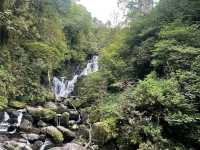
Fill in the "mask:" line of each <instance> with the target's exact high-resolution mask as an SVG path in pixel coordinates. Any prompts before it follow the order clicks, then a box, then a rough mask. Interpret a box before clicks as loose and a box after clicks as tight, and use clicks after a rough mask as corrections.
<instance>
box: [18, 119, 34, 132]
mask: <svg viewBox="0 0 200 150" xmlns="http://www.w3.org/2000/svg"><path fill="white" fill-rule="evenodd" d="M32 126H33V125H32V122H30V121H29V120H26V119H23V120H22V122H21V124H20V126H19V128H20V129H21V130H22V131H31V129H32Z"/></svg>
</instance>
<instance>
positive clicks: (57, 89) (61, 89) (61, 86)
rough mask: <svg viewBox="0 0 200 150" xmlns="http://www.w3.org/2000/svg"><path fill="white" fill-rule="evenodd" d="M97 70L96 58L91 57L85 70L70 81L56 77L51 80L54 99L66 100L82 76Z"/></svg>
mask: <svg viewBox="0 0 200 150" xmlns="http://www.w3.org/2000/svg"><path fill="white" fill-rule="evenodd" d="M98 70H99V66H98V56H93V57H92V59H91V60H89V61H88V63H87V66H86V68H84V69H83V71H82V72H81V73H80V74H75V75H74V77H73V78H72V80H70V81H67V80H66V81H65V80H64V77H62V78H61V80H59V79H58V78H57V77H54V78H53V92H54V94H55V97H56V99H57V100H58V99H60V98H66V97H68V96H70V94H71V93H72V92H73V91H74V88H75V84H76V83H77V81H78V79H79V78H80V77H82V76H87V75H88V74H90V73H93V72H96V71H98Z"/></svg>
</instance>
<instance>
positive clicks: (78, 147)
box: [49, 143, 86, 150]
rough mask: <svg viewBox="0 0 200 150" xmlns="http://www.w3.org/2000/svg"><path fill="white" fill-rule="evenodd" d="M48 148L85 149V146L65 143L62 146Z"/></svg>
mask: <svg viewBox="0 0 200 150" xmlns="http://www.w3.org/2000/svg"><path fill="white" fill-rule="evenodd" d="M49 150H86V148H84V147H83V146H81V145H79V144H76V143H67V144H66V145H65V146H63V147H54V148H51V149H49Z"/></svg>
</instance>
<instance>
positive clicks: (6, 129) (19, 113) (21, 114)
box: [0, 109, 25, 134]
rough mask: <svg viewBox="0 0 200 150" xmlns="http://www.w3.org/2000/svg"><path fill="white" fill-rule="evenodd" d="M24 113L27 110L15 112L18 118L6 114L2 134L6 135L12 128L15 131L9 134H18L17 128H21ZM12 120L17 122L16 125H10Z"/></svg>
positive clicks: (0, 126) (1, 127)
mask: <svg viewBox="0 0 200 150" xmlns="http://www.w3.org/2000/svg"><path fill="white" fill-rule="evenodd" d="M23 112H25V110H24V109H23V110H17V111H16V112H14V113H15V114H17V118H10V116H9V114H8V113H7V112H4V119H3V121H2V122H0V133H6V132H8V130H9V128H10V127H14V129H13V130H12V131H10V132H8V133H10V134H14V133H15V132H16V128H17V127H19V126H20V124H21V121H22V118H23ZM11 119H14V120H16V121H15V122H14V123H12V124H11V123H9V121H10V120H11Z"/></svg>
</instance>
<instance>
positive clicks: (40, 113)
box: [27, 107, 56, 120]
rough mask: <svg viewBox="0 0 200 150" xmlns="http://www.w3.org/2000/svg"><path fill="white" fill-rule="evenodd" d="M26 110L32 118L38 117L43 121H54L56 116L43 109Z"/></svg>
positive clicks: (50, 111)
mask: <svg viewBox="0 0 200 150" xmlns="http://www.w3.org/2000/svg"><path fill="white" fill-rule="evenodd" d="M27 110H28V112H29V113H30V114H31V115H33V116H34V117H39V118H41V119H44V120H51V119H54V118H55V116H56V112H55V111H52V110H50V109H47V108H43V107H37V108H34V107H27Z"/></svg>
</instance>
